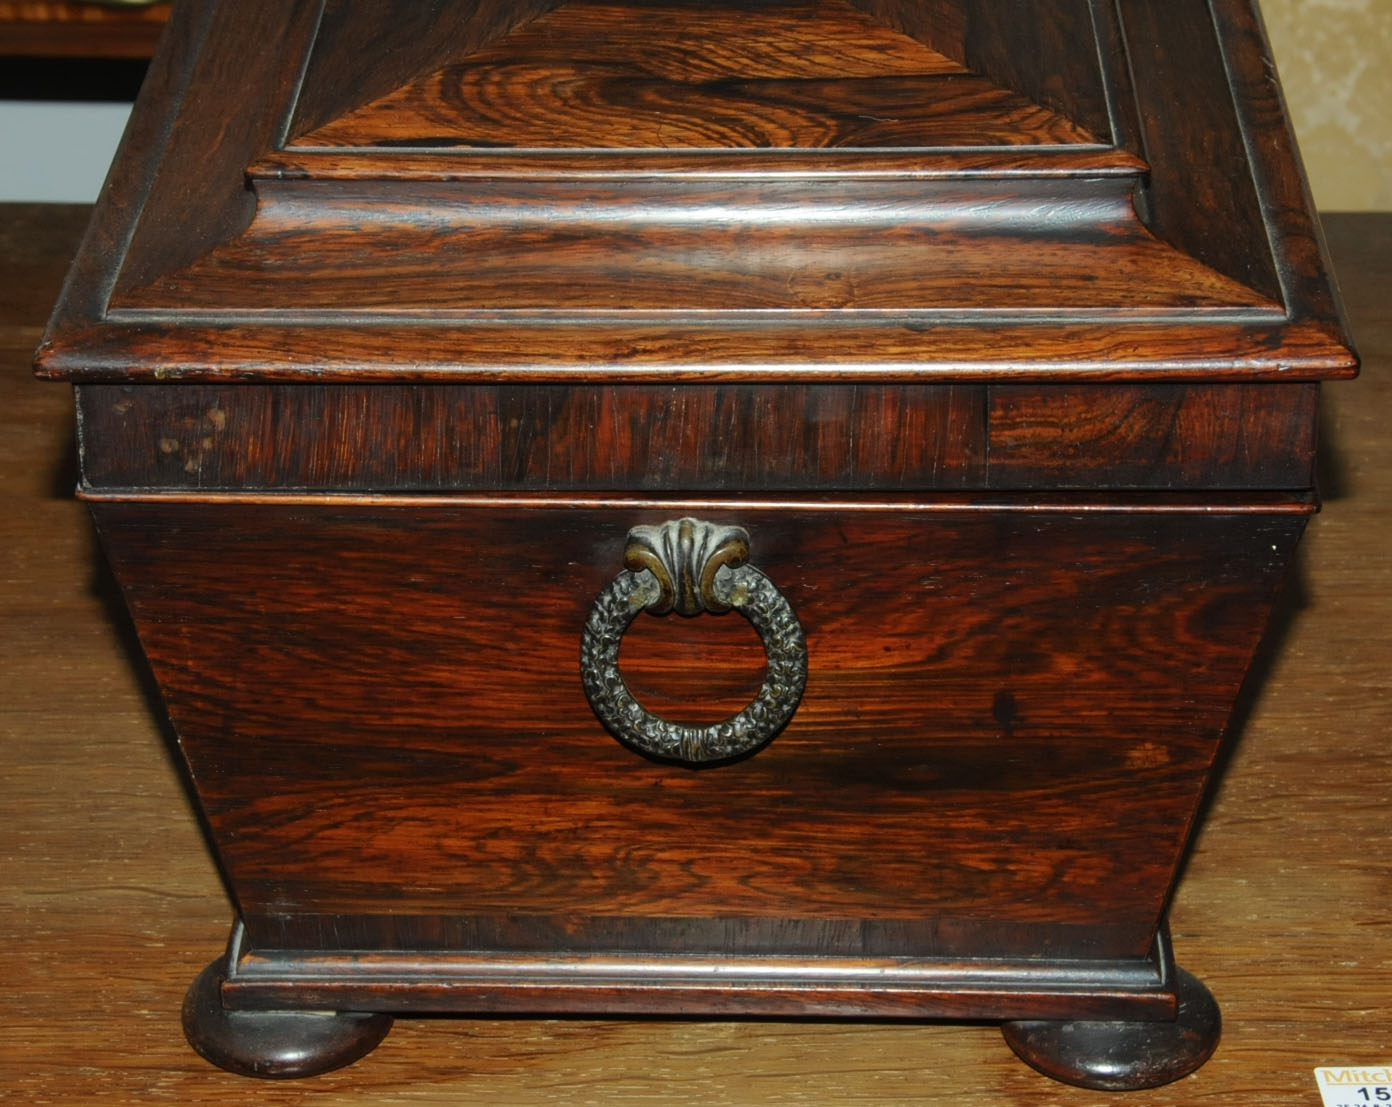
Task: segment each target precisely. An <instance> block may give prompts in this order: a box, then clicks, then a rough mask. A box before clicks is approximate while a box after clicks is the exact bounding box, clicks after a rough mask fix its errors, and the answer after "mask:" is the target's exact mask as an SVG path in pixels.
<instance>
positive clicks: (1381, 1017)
mask: <svg viewBox="0 0 1392 1107" xmlns="http://www.w3.org/2000/svg"><path fill="white" fill-rule="evenodd" d="M84 217H85V210H84V209H71V208H44V207H7V208H3V209H0V418H3V421H4V426H3V430H0V528H3V532H0V533H2V537H0V542H2V543H3V549H4V551H5V555H4V557H3V559H2V560H0V566H3V569H2V570H0V627H3V637H0V741H2V742H3V743H4V746H3V748H4V769H3V772H0V874H2V875H0V982H3V985H4V986H3V988H0V1025H3V1027H4V1029H5V1033H4V1035H3V1038H0V1089H3V1091H4V1093H5V1094H9V1095H13V1097H14V1099H15V1102H23V1103H36V1104H65V1103H75V1102H79V1101H86V1100H88V1099H97V1100H99V1101H101V1102H103V1103H141V1104H147V1103H180V1104H200V1103H230V1102H250V1101H254V1102H257V1103H261V1104H271V1105H279V1104H295V1103H301V1102H310V1101H313V1102H314V1103H316V1104H319V1105H322V1104H358V1103H364V1104H366V1103H371V1104H398V1103H399V1104H406V1103H410V1104H435V1103H439V1104H445V1103H449V1104H461V1103H463V1104H469V1103H479V1104H543V1103H556V1104H591V1103H593V1104H613V1103H666V1104H672V1103H699V1104H764V1103H780V1104H819V1105H826V1104H856V1105H865V1104H908V1103H914V1104H928V1105H939V1104H941V1105H947V1104H951V1105H953V1107H958V1105H962V1104H974V1103H983V1104H986V1103H990V1104H998V1103H999V1104H1027V1105H1032V1104H1050V1105H1051V1104H1059V1105H1066V1107H1071V1105H1076V1104H1102V1103H1108V1104H1117V1103H1127V1104H1137V1105H1144V1107H1150V1105H1161V1104H1163V1105H1167V1107H1184V1105H1188V1104H1201V1105H1209V1104H1212V1105H1217V1104H1224V1105H1227V1104H1234V1103H1239V1104H1248V1103H1250V1104H1263V1105H1265V1104H1292V1105H1295V1104H1314V1103H1317V1102H1318V1095H1317V1092H1316V1089H1315V1085H1314V1081H1313V1076H1312V1074H1311V1070H1312V1069H1313V1068H1314V1066H1316V1065H1323V1064H1360V1065H1361V1064H1380V1063H1386V1062H1389V1061H1392V1034H1389V1031H1388V1027H1389V1025H1390V1024H1392V1016H1390V1015H1389V1008H1392V913H1390V912H1389V908H1388V904H1389V902H1390V901H1392V861H1389V854H1392V850H1389V848H1388V842H1387V820H1386V811H1387V796H1388V794H1389V788H1392V753H1390V752H1389V747H1388V743H1387V734H1388V730H1389V722H1392V710H1390V709H1389V701H1388V690H1389V687H1392V677H1389V670H1390V669H1392V665H1389V662H1392V579H1389V578H1390V576H1392V574H1390V573H1389V568H1388V559H1387V556H1386V548H1387V544H1388V539H1389V534H1388V528H1389V526H1392V524H1389V522H1388V510H1387V509H1388V501H1389V496H1392V457H1389V453H1392V443H1389V440H1388V436H1387V435H1386V433H1385V427H1386V424H1387V421H1388V419H1389V418H1392V312H1389V307H1388V300H1389V298H1388V287H1389V282H1392V217H1389V216H1357V217H1353V216H1348V217H1338V218H1334V219H1332V220H1330V221H1329V224H1328V230H1329V232H1330V237H1331V240H1332V245H1333V247H1334V255H1335V262H1336V265H1337V267H1338V268H1339V271H1340V275H1341V278H1342V284H1343V287H1344V291H1345V295H1346V299H1347V302H1348V307H1349V310H1350V314H1351V317H1352V323H1353V330H1354V335H1355V338H1356V339H1357V340H1358V341H1359V342H1360V345H1361V349H1362V353H1363V355H1364V358H1365V370H1364V376H1363V378H1362V379H1361V380H1359V381H1357V382H1353V383H1340V384H1331V385H1328V386H1326V387H1325V398H1326V403H1327V405H1328V406H1327V409H1326V412H1325V419H1324V427H1323V443H1324V446H1323V450H1324V462H1323V468H1324V473H1323V488H1324V493H1325V496H1326V509H1325V512H1324V514H1323V515H1322V516H1321V517H1319V518H1317V519H1315V520H1314V521H1313V523H1312V524H1311V526H1310V527H1309V529H1308V531H1307V537H1306V540H1305V543H1304V544H1303V546H1302V553H1301V556H1300V558H1299V570H1298V573H1297V575H1296V577H1295V578H1294V579H1293V580H1292V581H1291V582H1290V586H1289V587H1288V588H1287V590H1286V593H1285V599H1284V603H1283V608H1282V613H1283V615H1282V619H1281V621H1280V626H1279V628H1278V631H1277V633H1274V634H1273V635H1272V636H1271V639H1270V641H1269V643H1268V648H1267V650H1266V654H1265V660H1264V663H1263V664H1262V665H1260V666H1259V673H1258V676H1259V678H1260V679H1258V680H1256V681H1254V682H1253V684H1254V686H1253V687H1252V689H1251V690H1250V694H1249V695H1248V696H1247V697H1246V701H1245V704H1244V706H1243V708H1242V710H1241V711H1240V718H1239V722H1240V726H1239V731H1240V734H1239V740H1238V742H1237V743H1236V744H1235V747H1234V749H1233V753H1232V756H1231V758H1230V761H1229V764H1228V766H1227V773H1226V776H1225V778H1224V780H1223V782H1222V784H1221V786H1220V787H1219V789H1218V790H1217V792H1216V795H1215V797H1214V799H1213V802H1212V805H1211V809H1210V811H1209V818H1208V823H1207V826H1206V827H1205V829H1204V830H1203V832H1202V834H1201V836H1200V838H1199V841H1198V844H1197V847H1196V849H1195V850H1194V852H1193V854H1192V856H1191V858H1190V860H1189V863H1188V865H1187V868H1186V871H1185V873H1184V875H1183V878H1182V880H1181V883H1180V887H1179V891H1178V893H1177V898H1176V903H1175V906H1174V910H1173V914H1172V924H1173V930H1174V938H1175V947H1176V954H1177V957H1178V958H1179V960H1180V962H1181V963H1182V964H1184V965H1185V966H1186V967H1188V968H1189V969H1190V970H1191V971H1193V972H1195V973H1197V974H1198V975H1199V976H1200V977H1202V978H1203V979H1204V980H1205V981H1206V982H1207V983H1208V984H1209V985H1210V987H1211V988H1212V989H1213V991H1214V993H1215V994H1216V996H1217V997H1218V1000H1219V1002H1220V1003H1221V1004H1222V1005H1223V1010H1224V1018H1225V1030H1224V1037H1223V1041H1222V1043H1221V1044H1220V1046H1219V1048H1218V1052H1217V1054H1216V1055H1215V1057H1214V1058H1213V1060H1212V1061H1210V1062H1209V1063H1208V1064H1207V1065H1206V1066H1205V1067H1204V1068H1202V1069H1200V1070H1199V1072H1198V1073H1197V1074H1195V1075H1194V1076H1192V1077H1189V1078H1187V1079H1186V1080H1184V1081H1182V1082H1181V1083H1179V1084H1177V1085H1173V1086H1171V1087H1169V1088H1162V1089H1158V1090H1154V1091H1150V1092H1139V1093H1130V1094H1128V1095H1127V1096H1125V1097H1124V1098H1123V1097H1119V1096H1116V1095H1112V1094H1107V1093H1100V1092H1087V1091H1080V1090H1077V1089H1070V1088H1066V1087H1063V1086H1061V1085H1057V1084H1054V1083H1052V1082H1050V1081H1048V1080H1046V1079H1045V1078H1043V1077H1040V1076H1038V1075H1036V1074H1035V1073H1033V1072H1032V1071H1031V1070H1029V1069H1028V1068H1026V1067H1025V1066H1024V1065H1023V1064H1021V1063H1020V1062H1019V1061H1017V1060H1016V1059H1015V1058H1014V1057H1013V1055H1012V1054H1011V1053H1010V1051H1009V1050H1008V1049H1007V1048H1006V1046H1005V1045H1004V1043H1003V1042H1002V1040H1001V1038H1000V1035H999V1034H998V1033H997V1031H996V1030H995V1029H994V1028H992V1027H986V1026H951V1025H913V1024H904V1025H900V1024H884V1023H850V1022H847V1023H841V1022H778V1021H758V1022H738V1021H712V1022H699V1021H686V1020H620V1021H596V1020H579V1019H576V1020H571V1019H564V1020H555V1019H551V1020H530V1019H496V1018H495V1019H403V1020H400V1021H399V1022H398V1024H397V1026H396V1028H395V1029H394V1030H393V1031H392V1033H391V1035H390V1036H389V1037H388V1038H387V1040H386V1041H385V1042H384V1043H383V1044H382V1046H380V1047H379V1048H378V1049H377V1050H376V1051H375V1052H374V1053H373V1054H371V1055H370V1056H369V1057H367V1058H366V1059H364V1060H363V1061H362V1062H360V1063H358V1064H357V1065H355V1066H353V1067H351V1068H348V1069H345V1070H342V1071H340V1072H337V1073H332V1074H329V1075H326V1076H322V1077H317V1078H314V1079H313V1080H310V1081H305V1082H301V1083H293V1082H292V1083H286V1084H259V1085H252V1084H248V1083H246V1082H245V1081H244V1080H242V1079H240V1078H237V1077H233V1076H230V1075H227V1074H225V1073H222V1072H220V1071H217V1070H215V1069H212V1068H210V1067H208V1066H207V1065H206V1064H205V1063H204V1062H202V1061H201V1060H199V1059H198V1058H197V1057H196V1056H194V1055H193V1054H192V1052H190V1051H189V1050H188V1048H187V1047H186V1046H185V1044H184V1042H183V1039H182V1034H181V1032H180V1029H179V1018H178V1011H179V1004H180V1002H181V1000H182V997H183V993H184V990H185V989H186V987H187V986H188V983H189V982H190V981H191V980H192V979H193V976H194V975H195V973H196V972H197V971H198V970H199V969H200V968H201V967H202V966H203V965H204V964H205V963H206V962H207V961H208V960H210V959H211V958H212V957H214V956H215V955H216V954H217V953H218V952H219V950H220V948H221V946H222V943H223V941H224V940H225V937H226V931H227V925H228V922H229V921H230V908H229V907H228V905H227V903H226V901H225V898H224V895H223V892H222V888H221V885H220V882H219V879H218V876H217V873H216V871H215V870H214V868H213V866H212V864H211V862H210V861H209V860H208V857H207V854H206V852H205V851H204V849H203V845H202V842H201V839H200V832H199V828H198V825H197V822H196V820H195V819H194V817H193V816H192V814H191V813H190V810H189V807H188V804H187V802H186V800H185V798H184V796H183V794H182V790H181V785H180V781H179V777H178V773H177V770H176V768H175V765H174V762H173V760H172V758H171V757H170V755H169V753H168V751H167V748H166V745H165V737H164V735H163V733H162V729H161V726H160V724H159V723H158V722H157V721H156V715H155V713H154V712H153V710H152V707H151V702H150V698H149V685H148V680H147V678H146V677H145V676H144V670H143V667H142V665H141V664H140V663H139V662H138V661H136V660H134V658H135V657H136V656H137V651H136V648H135V646H134V645H133V640H132V636H131V634H130V631H129V629H128V623H127V621H126V618H125V616H124V614H122V613H121V610H120V607H119V603H118V601H117V600H116V599H115V597H114V595H113V590H112V585H111V584H110V578H109V576H108V574H107V572H106V570H105V569H104V568H103V567H102V562H101V559H100V557H99V555H98V554H97V552H96V550H95V547H94V544H93V539H92V537H91V529H90V526H89V524H88V521H87V519H86V516H85V511H84V509H83V508H82V507H81V506H80V505H79V504H77V503H76V502H75V501H73V500H72V498H71V488H72V484H73V481H74V479H75V472H74V467H73V463H72V460H71V456H72V453H73V440H72V430H71V418H72V413H71V401H70V397H69V393H68V392H67V390H66V389H64V388H62V387H59V386H54V385H41V384H38V383H35V382H34V381H32V380H31V379H30V377H29V374H28V358H29V353H30V351H31V349H32V347H33V346H34V345H35V344H36V343H37V341H38V338H39V334H40V327H41V324H42V322H43V318H44V316H45V314H46V312H47V311H48V308H49V305H50V304H51V302H52V301H53V299H54V298H55V296H56V294H57V289H58V284H59V282H60V280H61V276H62V272H63V269H64V267H65V264H66V261H67V259H68V257H69V256H70V255H71V253H72V251H73V249H74V248H75V246H76V241H77V236H78V234H79V233H80V230H81V225H82V221H83V219H84Z"/></svg>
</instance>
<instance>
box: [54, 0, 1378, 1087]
mask: <svg viewBox="0 0 1392 1107" xmlns="http://www.w3.org/2000/svg"><path fill="white" fill-rule="evenodd" d="M1355 367H1356V360H1355V357H1354V354H1353V352H1352V351H1351V349H1350V346H1349V342H1348V339H1347V337H1346V336H1345V333H1344V329H1343V326H1342V324H1341V321H1340V318H1339V313H1338V308H1337V304H1336V302H1335V296H1334V291H1333V289H1332V286H1331V283H1330V280H1329V278H1328V276H1327V273H1326V267H1325V262H1324V259H1323V255H1322V252H1321V245H1320V239H1319V234H1318V230H1317V228H1316V225H1315V222H1314V219H1313V217H1312V214H1311V210H1310V204H1309V199H1308V196H1307V194H1306V190H1305V188H1304V185H1303V182H1302V177H1301V172H1300V169H1299V165H1298V161H1297V157H1296V154H1295V151H1294V148H1293V145H1292V142H1291V138H1290V134H1289V130H1288V127H1287V124H1286V121H1285V118H1284V115H1283V109H1282V105H1281V101H1280V96H1279V92H1278V89H1277V86H1276V83H1275V79H1274V77H1273V70H1272V65H1271V61H1270V57H1269V54H1268V52H1267V47H1266V44H1265V42H1264V39H1263V36H1262V31H1261V28H1260V25H1259V22H1258V17H1257V14H1256V12H1255V10H1254V9H1253V7H1252V6H1251V4H1250V3H1249V0H1211V2H1209V0H1128V2H1126V3H1121V2H1118V0H1038V2H1036V3H1030V4H1023V3H1003V2H1001V0H919V2H913V0H810V2H793V0H709V2H695V0H508V2H493V0H455V2H440V3H429V4H426V3H418V2H408V0H390V2H389V0H372V2H368V0H238V2H236V3H233V2H231V0H182V2H181V3H180V4H179V5H177V6H176V11H175V15H174V18H173V22H172V23H171V25H170V28H169V31H168V34H167V36H166V38H165V41H164V43H163V46H162V49H161V52H160V54H159V56H158V58H157V59H156V61H155V63H154V65H153V67H152V69H151V72H150V75H149V78H148V80H147V83H146V87H145V89H144V91H143V93H142V96H141V100H140V103H139V104H138V105H137V108H136V111H135V114H134V116H133V118H132V122H131V126H130V129H129V132H128V134H127V136H126V139H125V142H124V144H123V146H122V148H121V151H120V153H119V155H118V157H117V160H116V163H115V166H114V167H113V170H112V173H111V176H110V179H109V181H108V184H107V187H106V189H105V191H104V193H103V195H102V198H101V201H100V203H99V205H98V208H97V211H96V214H95V217H94V219H93V222H92V226H91V229H90V231H89V233H88V235H87V238H86V240H85V242H84V245H83V247H82V250H81V253H80V255H79V257H78V258H77V260H76V262H75V264H74V268H73V271H72V275H71V277H70V280H69V282H68V285H67V287H66V289H65V292H64V295H63V298H62V301H61V303H60V304H59V306H58V308H57V311H56V313H55V316H54V319H53V322H52V325H51V327H50V330H49V332H48V334H47V335H46V337H45V340H44V343H43V346H42V348H41V349H40V351H39V354H38V372H39V374H40V375H41V376H44V377H47V378H52V379H61V380H67V381H71V382H74V383H75V385H76V390H77V410H78V420H79V428H80V450H81V488H80V494H81V496H82V497H83V498H84V499H85V500H86V501H87V502H88V503H89V504H90V505H91V509H92V513H93V515H94V517H95V519H96V525H97V528H98V530H99V532H100V535H101V539H102V542H103V545H104V548H105V550H106V553H107V556H108V557H109V559H110V562H111V564H112V566H113V568H114V571H115V574H116V576H117V578H118V580H119V581H120V584H121V587H122V589H123V590H124V594H125V597H126V600H127V602H128V604H129V608H130V612H131V615H132V617H133V619H134V622H135V625H136V628H137V629H138V631H139V635H140V640H141V642H142V644H143V648H144V651H145V654H146V656H147V658H148V660H149V664H150V667H151V669H152V670H153V672H154V675H155V677H156V678H157V680H158V683H159V686H160V689H161V691H162V693H163V696H164V700H165V703H166V704H167V707H168V712H169V716H170V718H171V720H172V722H173V725H174V728H175V730H176V732H177V735H178V742H179V750H180V754H181V756H182V758H183V759H184V761H185V763H186V765H187V769H188V775H189V779H190V781H191V785H192V789H193V791H194V794H195V796H196V802H197V804H198V807H199V809H200V811H201V813H202V815H203V817H204V819H205V821H206V826H207V830H208V834H209V838H210V842H211V846H212V848H213V850H214V851H215V853H216V856H217V859H218V861H219V864H220V865H221V867H222V870H223V872H224V873H225V875H226V880H227V885H228V889H229V892H230V894H231V896H232V898H233V901H234V908H235V912H236V923H235V926H234V929H233V934H232V938H231V941H230V944H229V947H228V950H227V952H226V954H225V955H224V956H222V957H219V958H218V959H217V960H216V961H215V962H214V963H213V964H212V965H211V966H210V967H209V969H208V970H207V971H206V972H205V973H204V974H203V975H202V976H201V977H200V978H199V979H198V981H197V982H196V983H195V984H194V986H193V988H192V990H191V991H190V993H189V997H188V1000H187V1002H186V1005H185V1012H184V1019H185V1027H186V1030H187V1032H188V1035H189V1038H190V1041H191V1042H192V1044H193V1046H194V1047H195V1048H196V1049H197V1050H199V1051H200V1052H201V1053H202V1054H204V1055H205V1056H206V1057H208V1058H209V1059H210V1060H212V1061H213V1062H215V1063H216V1064H219V1065H222V1066H224V1067H227V1068H230V1069H232V1070H234V1071H239V1072H245V1073H249V1074H255V1075H264V1076H285V1075H305V1074H310V1073H313V1072H318V1071H323V1070H325V1069H328V1068H332V1067H334V1066H337V1065H341V1064H345V1063H347V1062H349V1061H351V1060H353V1059H355V1058H357V1057H359V1056H361V1055H362V1054H363V1053H365V1052H367V1051H368V1050H370V1049H371V1048H372V1047H373V1046H374V1045H375V1044H376V1043H377V1041H378V1040H380V1038H381V1037H382V1035H383V1034H384V1033H386V1031H387V1028H388V1027H389V1025H390V1019H391V1016H392V1015H393V1014H397V1013H407V1014H409V1013H415V1012H458V1013H470V1012H474V1013H478V1012H497V1011H511V1012H536V1013H567V1012H575V1013H579V1012H588V1013H624V1014H627V1013H634V1012H664V1013H679V1014H689V1015H703V1016H709V1015H729V1016H742V1015H779V1016H789V1015H822V1016H845V1017H853V1016H875V1017H885V1016H892V1017H903V1018H910V1019H939V1018H946V1019H963V1020H967V1019H970V1020H979V1019H987V1020H999V1021H1000V1022H1001V1023H1002V1024H1003V1030H1004V1033H1005V1036H1006V1038H1007V1040H1008V1041H1009V1042H1010V1044H1011V1046H1012V1047H1013V1048H1014V1049H1015V1050H1016V1051H1017V1052H1018V1053H1020V1054H1021V1056H1022V1057H1024V1058H1025V1060H1027V1061H1028V1062H1030V1063H1031V1064H1033V1065H1035V1066H1036V1067H1037V1068H1039V1069H1041V1070H1042V1071H1043V1072H1046V1073H1048V1074H1050V1075H1052V1076H1055V1077H1058V1078H1060V1079H1063V1080H1067V1081H1071V1082H1074V1083H1079V1084H1083V1085H1086V1086H1091V1087H1099V1088H1132V1087H1144V1086H1148V1085H1154V1084H1159V1083H1163V1082H1165V1081H1167V1080H1172V1079H1175V1078H1177V1077H1178V1076H1181V1075H1183V1074H1185V1073H1187V1072H1189V1071H1192V1070H1193V1069H1194V1068H1195V1067H1197V1066H1198V1065H1200V1064H1201V1063H1202V1062H1203V1061H1204V1059H1205V1058H1206V1057H1207V1056H1208V1055H1209V1053H1210V1052H1211V1051H1212V1049H1213V1047H1214V1045H1215V1043H1216V1041H1217V1037H1218V1023H1219V1020H1218V1013H1217V1008H1216V1006H1215V1005H1214V1002H1213V1000H1212V997H1211V996H1210V995H1209V994H1208V992H1207V991H1206V989H1205V988H1204V987H1203V985H1202V984H1200V983H1199V982H1198V981H1197V980H1195V979H1194V978H1193V977H1192V976H1189V975H1188V974H1186V973H1185V972H1183V971H1182V970H1181V969H1178V968H1176V966H1175V964H1174V961H1173V959H1172V956H1171V951H1170V947H1169V943H1168V940H1167V937H1166V932H1165V923H1164V919H1165V910H1166V905H1167V901H1168V898H1169V896H1170V893H1171V889H1172V886H1173V883H1174V880H1175V876H1176V871H1177V868H1178V865H1179V862H1180V859H1181V857H1182V855H1183V852H1184V849H1185V845H1186V842H1187V841H1188V839H1189V837H1190V835H1191V833H1192V831H1193V828H1194V826H1193V824H1194V820H1195V818H1196V813H1197V812H1198V810H1199V806H1200V800H1201V797H1202V796H1203V794H1204V790H1205V788H1206V786H1207V785H1208V783H1209V779H1210V774H1211V772H1212V770H1213V767H1214V764H1215V758H1216V756H1217V754H1218V752H1219V750H1220V746H1221V742H1222V740H1223V734H1224V729H1225V726H1226V724H1227V721H1228V717H1229V713H1230V711H1231V709H1232V706H1233V703H1234V698H1235V696H1236V695H1237V692H1238V688H1239V686H1240V685H1241V683H1242V681H1243V679H1244V675H1245V673H1246V671H1247V668H1248V665H1249V662H1250V660H1251V658H1252V656H1253V651H1254V649H1255V647H1256V645H1257V643H1258V640H1259V638H1260V637H1261V635H1262V632H1263V629H1264V627H1265V624H1266V623H1267V620H1268V617H1269V613H1270V610H1271V605H1272V599H1273V595H1274V592H1275V590H1276V588H1277V586H1278V583H1279V582H1280V580H1281V577H1282V575H1283V573H1284V572H1285V571H1286V569H1287V567H1288V565H1289V564H1290V561H1291V557H1292V553H1293V550H1294V548H1295V545H1296V542H1297V540H1298V538H1299V536H1300V532H1301V530H1302V528H1303V527H1304V526H1305V523H1306V520H1307V519H1308V517H1309V516H1310V514H1311V513H1312V512H1313V511H1314V509H1315V492H1314V487H1313V486H1314V477H1313V460H1314V451H1315V428H1316V421H1317V399H1318V394H1319V382H1320V381H1321V380H1325V379H1330V378H1339V377H1348V376H1351V375H1352V374H1353V373H1354V371H1355Z"/></svg>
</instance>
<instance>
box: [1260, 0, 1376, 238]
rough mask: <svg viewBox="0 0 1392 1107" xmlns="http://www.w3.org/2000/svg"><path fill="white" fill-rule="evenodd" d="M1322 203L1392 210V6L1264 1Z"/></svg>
mask: <svg viewBox="0 0 1392 1107" xmlns="http://www.w3.org/2000/svg"><path fill="white" fill-rule="evenodd" d="M1261 7H1262V14H1263V15H1264V16H1265V17H1266V30H1267V34H1268V36H1269V37H1270V39H1271V49H1272V52H1273V53H1274V54H1275V55H1276V67H1277V69H1278V70H1279V71H1280V74H1281V85H1282V87H1283V88H1284V89H1285V93H1286V103H1287V105H1288V106H1289V108H1290V114H1291V119H1292V121H1293V122H1294V125H1295V133H1296V137H1297V138H1298V140H1299V142H1300V152H1301V154H1302V155H1303V157H1304V159H1305V169H1306V172H1307V173H1308V175H1309V178H1310V188H1311V191H1313V192H1314V195H1315V204H1316V206H1318V207H1319V208H1320V209H1321V210H1322V211H1392V0H1261Z"/></svg>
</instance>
